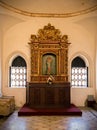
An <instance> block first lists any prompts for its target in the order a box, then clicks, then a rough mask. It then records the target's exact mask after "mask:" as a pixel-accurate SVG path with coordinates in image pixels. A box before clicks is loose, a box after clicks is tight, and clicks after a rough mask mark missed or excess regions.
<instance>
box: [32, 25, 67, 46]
mask: <svg viewBox="0 0 97 130" xmlns="http://www.w3.org/2000/svg"><path fill="white" fill-rule="evenodd" d="M30 40H31V42H42V41H58V42H66V43H67V42H68V36H67V35H63V36H62V35H61V32H60V30H59V29H55V27H54V26H52V25H51V24H50V23H48V25H47V26H44V28H43V29H39V30H38V34H37V36H36V35H31V39H30Z"/></svg>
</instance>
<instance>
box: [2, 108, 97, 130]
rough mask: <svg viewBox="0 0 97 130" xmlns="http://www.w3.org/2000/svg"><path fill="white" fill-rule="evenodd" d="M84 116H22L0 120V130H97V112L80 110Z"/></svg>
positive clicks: (16, 114)
mask: <svg viewBox="0 0 97 130" xmlns="http://www.w3.org/2000/svg"><path fill="white" fill-rule="evenodd" d="M80 109H81V110H82V112H83V114H82V116H28V117H26V116H21V117H18V113H17V112H18V111H15V112H14V113H13V114H11V115H10V116H9V117H8V118H5V117H4V118H0V130H97V111H95V110H92V109H91V108H80Z"/></svg>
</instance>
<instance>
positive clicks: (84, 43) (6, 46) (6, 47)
mask: <svg viewBox="0 0 97 130" xmlns="http://www.w3.org/2000/svg"><path fill="white" fill-rule="evenodd" d="M48 23H51V24H52V25H53V26H55V28H57V29H60V31H61V32H62V35H63V34H67V35H68V36H69V41H70V42H71V45H70V47H69V75H70V68H71V67H70V65H71V61H72V58H73V57H74V56H75V55H76V54H77V53H78V54H82V55H84V56H86V57H87V59H88V60H89V65H90V67H91V69H90V70H89V71H90V75H92V76H90V80H89V88H72V89H71V102H72V103H74V104H76V105H78V106H84V104H85V101H86V98H87V95H89V94H93V95H95V77H94V74H95V72H94V68H95V65H94V64H95V62H94V61H95V42H94V39H93V37H91V34H90V33H89V32H88V31H87V30H85V28H83V27H81V26H80V25H78V24H75V23H72V22H70V21H67V20H65V19H58V18H57V19H53V18H33V19H31V20H28V21H25V22H20V23H18V24H15V25H14V26H12V27H10V28H9V29H8V30H7V31H6V33H5V34H4V39H3V41H4V42H3V95H14V96H15V101H16V105H17V106H22V105H23V104H24V103H25V101H26V89H25V88H10V87H9V72H8V68H9V65H10V59H11V57H12V56H16V55H17V54H20V55H21V56H23V57H24V58H25V60H26V62H27V69H28V72H27V73H28V74H27V79H28V81H29V77H30V48H29V45H28V42H29V39H30V35H31V34H37V31H38V29H40V28H43V27H44V26H45V25H47V24H48Z"/></svg>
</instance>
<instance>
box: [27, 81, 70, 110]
mask: <svg viewBox="0 0 97 130" xmlns="http://www.w3.org/2000/svg"><path fill="white" fill-rule="evenodd" d="M26 103H27V104H28V105H29V106H30V107H31V108H64V107H69V106H70V83H69V82H66V83H54V84H46V83H28V85H27V99H26Z"/></svg>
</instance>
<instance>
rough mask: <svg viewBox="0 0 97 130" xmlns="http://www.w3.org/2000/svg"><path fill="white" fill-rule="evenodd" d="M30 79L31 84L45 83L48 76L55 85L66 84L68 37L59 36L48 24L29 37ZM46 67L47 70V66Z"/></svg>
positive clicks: (58, 32)
mask: <svg viewBox="0 0 97 130" xmlns="http://www.w3.org/2000/svg"><path fill="white" fill-rule="evenodd" d="M29 45H30V48H31V78H30V80H31V81H30V82H33V83H37V82H38V83H39V82H40V83H46V82H47V79H48V77H49V76H50V75H52V76H53V78H54V81H53V82H55V83H62V82H68V46H69V45H70V43H68V36H67V35H61V32H60V30H59V29H56V28H55V27H54V26H52V25H51V24H50V23H48V25H47V26H44V27H43V29H39V30H38V34H37V35H34V34H32V35H31V38H30V42H29ZM47 65H48V70H46V69H47V67H46V66H47Z"/></svg>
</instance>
